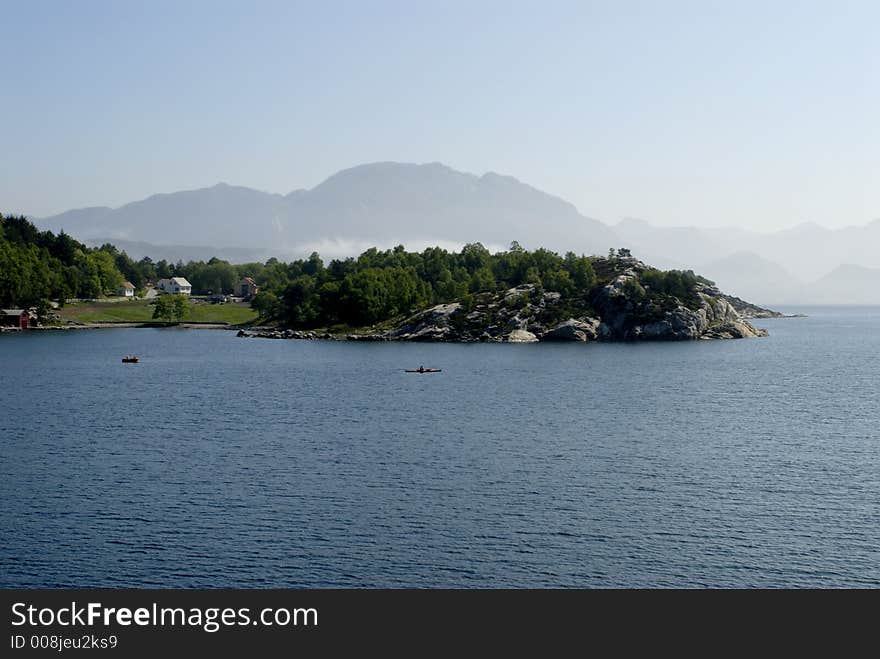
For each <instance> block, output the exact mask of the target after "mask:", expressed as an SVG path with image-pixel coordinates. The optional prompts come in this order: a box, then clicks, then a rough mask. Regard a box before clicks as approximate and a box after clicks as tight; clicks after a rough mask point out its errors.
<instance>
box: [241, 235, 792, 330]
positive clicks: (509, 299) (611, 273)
mask: <svg viewBox="0 0 880 659" xmlns="http://www.w3.org/2000/svg"><path fill="white" fill-rule="evenodd" d="M557 258H559V257H557ZM582 258H588V259H589V266H590V269H591V270H592V272H591V273H590V276H588V277H585V278H583V280H584V282H585V285H581V286H577V285H572V281H573V280H574V279H575V277H561V278H559V279H558V281H557V280H554V278H552V277H544V278H543V282H542V281H528V282H523V283H519V284H517V285H515V286H512V287H509V288H504V289H500V290H494V291H484V292H480V293H475V294H472V293H468V294H466V295H463V296H461V297H460V298H459V299H455V300H451V301H447V302H443V303H440V304H434V305H431V306H428V307H425V308H422V309H419V310H417V311H415V312H414V313H406V314H399V315H397V316H396V317H394V318H391V319H388V320H387V321H385V322H381V323H376V324H374V325H372V326H370V327H363V328H356V329H352V328H348V327H341V328H336V329H335V331H334V329H333V328H312V329H303V328H295V327H279V328H274V329H269V328H264V329H253V330H248V331H245V330H242V331H240V332H239V336H242V337H250V336H255V337H263V338H298V339H309V338H327V339H347V340H359V341H435V342H438V341H439V342H495V343H501V342H503V343H532V342H537V341H581V342H584V341H634V340H654V341H660V340H671V341H682V340H696V339H739V338H750V337H759V336H765V335H766V334H767V333H766V331H765V330H762V329H758V328H756V327H754V326H753V325H751V324H750V323H749V322H748V321H747V320H746V319H745V318H744V316H749V317H772V316H776V315H778V314H776V312H773V311H770V310H768V309H762V308H761V307H757V306H755V305H752V304H749V303H747V302H744V301H743V300H740V299H739V298H736V297H733V296H729V295H725V294H724V293H723V292H721V291H720V290H718V288H716V287H715V285H714V283H713V282H711V281H708V280H706V279H704V278H702V277H699V276H698V275H695V274H694V273H693V272H690V271H676V270H672V271H661V270H657V269H655V268H651V267H650V266H648V265H646V264H645V263H643V262H641V261H640V260H638V259H636V258H634V257H633V256H631V255H630V254H629V251H628V250H620V251H619V252H612V253H611V254H609V256H608V257H582ZM554 283H556V284H558V286H556V287H554V285H553V284H554ZM554 288H556V289H558V290H555V289H554Z"/></svg>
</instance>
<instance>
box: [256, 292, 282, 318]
mask: <svg viewBox="0 0 880 659" xmlns="http://www.w3.org/2000/svg"><path fill="white" fill-rule="evenodd" d="M251 309H253V310H254V311H256V312H257V313H258V314H260V318H264V319H267V320H268V319H271V318H274V317H275V316H277V315H278V312H279V311H280V309H281V303H280V301H279V300H278V296H277V295H275V294H274V293H270V292H269V291H260V292H259V293H257V294H256V295H255V296H254V299H253V300H251Z"/></svg>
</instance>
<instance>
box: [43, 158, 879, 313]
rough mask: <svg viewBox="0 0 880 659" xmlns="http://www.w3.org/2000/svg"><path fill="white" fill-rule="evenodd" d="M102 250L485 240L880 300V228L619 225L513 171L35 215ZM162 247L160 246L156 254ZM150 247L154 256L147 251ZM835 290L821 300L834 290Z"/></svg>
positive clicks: (802, 294)
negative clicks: (617, 256)
mask: <svg viewBox="0 0 880 659" xmlns="http://www.w3.org/2000/svg"><path fill="white" fill-rule="evenodd" d="M35 222H36V224H37V225H38V226H40V227H41V228H48V229H52V230H54V231H56V232H57V231H59V230H60V229H64V230H65V231H67V232H69V233H71V234H73V235H75V236H76V237H77V238H79V239H81V240H85V241H86V242H89V243H92V244H94V243H99V244H100V243H101V242H105V241H111V242H116V243H118V244H120V246H121V247H122V248H123V249H126V250H127V251H129V253H130V254H131V255H132V256H135V257H138V256H140V255H145V254H149V255H150V256H152V257H153V258H156V259H158V258H168V256H163V254H167V255H169V256H176V257H177V258H182V259H184V260H186V259H187V258H207V257H206V255H207V254H208V253H210V252H211V251H212V250H213V251H216V252H217V254H218V255H222V256H226V255H229V256H232V257H234V256H235V255H238V256H241V257H245V256H248V257H251V258H253V259H254V260H263V259H264V258H268V256H277V257H278V258H282V259H284V258H291V257H293V256H300V255H303V254H308V253H309V252H311V251H318V252H320V253H321V254H322V255H323V256H325V257H329V258H335V257H340V256H350V255H356V254H358V253H359V252H361V251H363V250H364V249H366V248H367V247H370V246H374V245H375V246H377V247H380V248H388V247H391V246H393V245H395V244H399V243H402V244H405V245H407V246H408V247H409V248H411V249H417V248H419V247H424V246H428V245H434V244H437V245H441V246H444V247H449V248H457V247H460V246H461V245H462V244H464V243H467V242H476V241H480V242H482V243H483V244H485V245H486V246H487V247H489V248H490V249H493V250H495V249H501V248H504V247H506V246H507V245H509V244H510V242H511V241H512V240H517V241H519V242H520V243H521V244H522V245H523V246H525V247H527V248H536V247H541V246H543V247H548V248H550V249H553V250H556V251H560V252H563V251H568V250H572V251H575V252H578V253H587V254H604V253H606V252H607V250H608V249H609V248H611V247H615V248H617V247H627V248H629V249H630V250H632V252H633V254H636V255H637V256H638V257H639V258H641V259H644V260H645V261H647V262H651V263H654V264H656V265H657V266H659V267H663V268H682V269H693V270H695V271H697V272H700V273H701V274H704V275H705V276H707V277H709V278H711V279H717V280H718V282H719V285H721V286H722V287H723V288H725V289H726V290H729V291H730V292H731V293H733V294H735V295H740V296H742V297H744V298H746V299H749V300H754V301H755V302H757V303H761V304H783V303H797V304H800V303H804V302H808V301H817V302H818V301H820V300H822V301H824V300H827V299H828V295H827V294H826V293H825V292H822V286H824V284H822V285H821V286H820V285H818V284H817V285H815V286H814V285H813V284H811V283H810V282H820V281H821V280H823V279H824V278H825V277H826V276H830V275H831V274H832V273H833V272H834V271H835V269H836V268H838V267H839V266H842V265H844V264H852V265H856V266H861V267H862V270H859V271H858V273H857V274H855V275H852V273H850V274H849V275H847V281H848V282H849V284H848V290H849V292H850V293H851V297H850V298H849V299H850V300H857V301H858V302H859V303H863V304H880V289H878V288H874V287H873V286H870V285H866V286H860V285H857V284H856V283H855V282H854V281H852V277H853V276H854V277H856V279H858V277H859V276H862V277H866V278H868V279H870V280H872V281H873V276H874V275H873V272H872V269H876V268H880V220H876V221H874V222H871V223H869V224H867V225H864V226H855V227H847V228H844V229H837V230H832V229H827V228H824V227H821V226H819V225H817V224H814V223H803V224H801V225H798V226H796V227H793V228H791V229H786V230H782V231H777V232H773V233H767V234H762V233H757V232H752V231H747V230H744V229H738V228H711V229H701V228H695V227H665V226H663V227H661V226H655V225H652V224H650V223H648V222H646V221H644V220H638V219H627V220H623V221H621V222H619V223H618V224H616V225H613V226H609V225H607V224H604V223H602V222H600V221H598V220H595V219H592V218H589V217H587V216H585V215H583V214H581V213H580V212H579V211H578V210H577V209H576V208H575V207H574V206H573V205H572V204H570V203H569V202H567V201H565V200H563V199H560V198H559V197H555V196H553V195H550V194H547V193H545V192H542V191H541V190H538V189H536V188H534V187H532V186H530V185H527V184H526V183H523V182H521V181H519V180H517V179H515V178H513V177H511V176H504V175H501V174H496V173H493V172H489V173H486V174H483V175H482V176H477V175H474V174H468V173H464V172H460V171H457V170H455V169H452V168H450V167H447V166H446V165H443V164H441V163H428V164H409V163H396V162H377V163H370V164H365V165H358V166H356V167H351V168H349V169H344V170H342V171H340V172H337V173H336V174H334V175H332V176H330V177H329V178H327V179H326V180H325V181H323V182H322V183H320V184H319V185H317V186H315V187H314V188H312V189H309V190H303V189H299V190H294V191H292V192H289V193H287V194H284V195H282V194H277V193H269V192H262V191H259V190H254V189H251V188H246V187H241V186H234V185H229V184H226V183H219V184H217V185H214V186H212V187H209V188H202V189H198V190H186V191H181V192H172V193H163V194H156V195H152V196H150V197H147V198H146V199H142V200H140V201H135V202H132V203H129V204H126V205H124V206H121V207H119V208H115V209H114V208H108V207H104V206H96V207H91V208H81V209H75V210H70V211H67V212H65V213H61V214H59V215H55V216H52V217H47V218H43V219H37V220H35ZM151 249H152V250H153V251H152V252H150V251H147V250H151ZM142 250H143V252H142ZM820 293H821V295H820Z"/></svg>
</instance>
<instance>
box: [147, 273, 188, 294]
mask: <svg viewBox="0 0 880 659" xmlns="http://www.w3.org/2000/svg"><path fill="white" fill-rule="evenodd" d="M156 288H158V289H159V290H160V291H165V292H166V293H174V294H175V295H191V294H192V284H190V283H189V282H188V281H187V280H186V279H184V278H183V277H172V278H171V279H160V280H159V281H158V282H156Z"/></svg>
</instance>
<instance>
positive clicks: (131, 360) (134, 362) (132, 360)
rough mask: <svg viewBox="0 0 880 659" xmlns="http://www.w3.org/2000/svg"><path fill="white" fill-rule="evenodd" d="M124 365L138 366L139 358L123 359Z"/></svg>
mask: <svg viewBox="0 0 880 659" xmlns="http://www.w3.org/2000/svg"><path fill="white" fill-rule="evenodd" d="M122 363H123V364H137V363H138V358H137V357H123V358H122Z"/></svg>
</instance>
